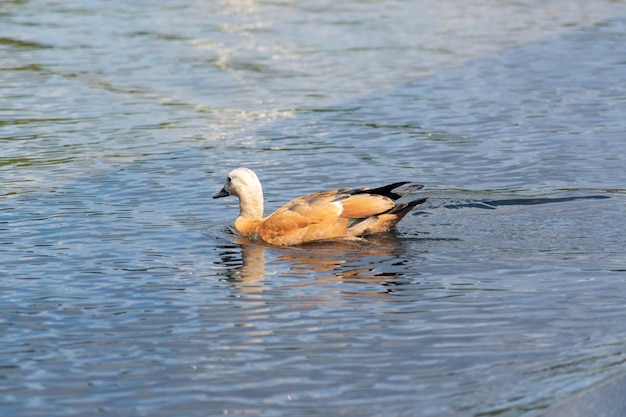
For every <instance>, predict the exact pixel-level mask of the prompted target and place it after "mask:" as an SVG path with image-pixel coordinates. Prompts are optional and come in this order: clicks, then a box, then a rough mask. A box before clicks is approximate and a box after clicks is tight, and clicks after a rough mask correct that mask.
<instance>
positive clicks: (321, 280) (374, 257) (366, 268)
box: [220, 233, 406, 295]
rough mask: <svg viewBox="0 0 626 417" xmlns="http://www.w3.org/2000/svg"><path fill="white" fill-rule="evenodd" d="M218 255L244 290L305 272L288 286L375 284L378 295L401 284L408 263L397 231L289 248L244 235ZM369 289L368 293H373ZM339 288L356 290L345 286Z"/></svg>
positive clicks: (258, 289) (230, 277)
mask: <svg viewBox="0 0 626 417" xmlns="http://www.w3.org/2000/svg"><path fill="white" fill-rule="evenodd" d="M234 242H235V244H234V245H229V246H228V247H227V248H226V247H224V249H228V250H226V251H224V252H222V253H221V254H220V259H221V262H220V263H221V264H222V265H224V266H226V267H227V268H226V270H225V272H224V275H225V276H226V280H227V281H229V282H231V283H233V284H234V286H235V287H236V288H238V289H240V290H241V291H244V292H246V293H255V292H256V293H258V292H262V291H263V290H264V287H266V284H265V283H264V281H265V278H266V277H267V276H270V275H272V276H273V275H281V274H282V275H288V276H290V277H294V276H296V277H297V276H302V277H309V279H306V280H304V279H303V280H302V281H297V282H294V281H293V280H290V281H289V283H288V284H286V283H283V284H285V285H283V288H285V287H292V288H293V287H299V286H313V285H329V284H335V283H340V284H361V285H364V284H367V285H371V284H375V285H376V286H377V288H378V289H377V290H376V291H374V292H375V293H377V294H387V295H388V294H389V293H391V292H393V291H394V289H393V288H394V287H396V286H398V285H400V284H401V282H400V281H401V279H402V277H403V275H404V274H403V272H404V264H405V263H406V261H405V259H403V258H402V257H401V256H400V255H399V249H400V248H401V245H402V241H401V240H400V239H399V238H398V237H397V236H396V235H395V234H393V233H387V234H382V235H377V236H374V237H370V238H367V239H361V240H358V241H342V242H324V243H316V244H308V245H305V246H298V247H291V248H276V247H273V246H267V245H265V244H263V243H258V242H253V241H250V240H247V239H243V238H235V239H234ZM371 290H372V289H371V288H369V290H368V291H369V292H371ZM337 291H338V292H341V293H346V294H356V293H357V292H360V290H358V289H354V291H355V292H352V291H351V290H350V289H348V288H347V287H346V286H342V288H341V289H337Z"/></svg>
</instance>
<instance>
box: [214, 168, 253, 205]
mask: <svg viewBox="0 0 626 417" xmlns="http://www.w3.org/2000/svg"><path fill="white" fill-rule="evenodd" d="M229 195H234V196H237V197H239V199H241V198H242V196H243V197H244V198H245V197H246V196H248V195H252V196H257V195H260V196H261V199H262V198H263V197H262V196H263V191H262V188H261V182H260V181H259V178H258V177H257V176H256V174H255V173H254V172H253V171H252V170H250V169H248V168H237V169H233V170H232V171H230V172H229V173H228V177H226V182H225V183H224V187H223V188H222V189H221V190H220V191H219V192H217V193H216V194H215V195H214V196H213V198H220V197H227V196H229Z"/></svg>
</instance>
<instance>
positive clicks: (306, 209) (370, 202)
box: [213, 168, 426, 246]
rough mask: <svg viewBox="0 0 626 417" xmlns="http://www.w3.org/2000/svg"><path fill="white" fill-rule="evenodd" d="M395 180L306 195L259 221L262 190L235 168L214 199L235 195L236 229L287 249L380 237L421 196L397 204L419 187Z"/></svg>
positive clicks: (249, 173)
mask: <svg viewBox="0 0 626 417" xmlns="http://www.w3.org/2000/svg"><path fill="white" fill-rule="evenodd" d="M405 184H407V183H406V182H398V183H394V184H390V185H387V186H384V187H380V188H373V189H372V188H360V189H350V188H342V189H337V190H329V191H321V192H317V193H313V194H308V195H305V196H302V197H299V198H296V199H295V200H293V201H291V202H289V203H287V204H285V205H284V206H282V207H281V208H279V209H278V210H276V211H275V212H274V213H272V214H270V215H269V216H267V217H266V218H263V190H262V187H261V183H260V181H259V179H258V178H257V176H256V174H255V173H254V172H253V171H251V170H249V169H247V168H237V169H235V170H233V171H231V172H230V173H229V174H228V178H227V180H226V183H225V184H224V188H222V190H221V191H220V192H218V193H217V194H215V195H214V196H213V198H219V197H226V196H228V195H235V196H237V197H239V209H240V214H239V217H237V220H236V221H235V229H236V230H237V232H238V233H239V234H240V235H242V236H246V237H249V238H252V239H261V240H263V241H264V242H267V243H269V244H271V245H277V246H289V245H298V244H301V243H306V242H313V241H320V240H339V239H355V238H358V237H359V236H365V235H369V234H375V233H381V232H385V231H387V230H389V229H390V228H392V227H393V226H395V224H396V223H398V222H399V221H400V220H401V219H402V218H403V217H404V216H405V215H406V214H407V213H408V212H409V211H411V209H412V208H413V207H415V206H417V205H418V204H421V203H423V202H424V201H426V198H422V199H419V200H414V201H410V202H408V203H403V204H396V203H395V200H397V199H399V198H400V197H402V196H404V195H406V194H408V193H410V192H412V191H415V190H419V189H420V188H422V187H423V186H422V185H417V184H415V185H409V186H405V187H402V188H398V187H401V186H403V185H405Z"/></svg>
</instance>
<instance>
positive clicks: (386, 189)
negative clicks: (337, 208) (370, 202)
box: [350, 181, 424, 207]
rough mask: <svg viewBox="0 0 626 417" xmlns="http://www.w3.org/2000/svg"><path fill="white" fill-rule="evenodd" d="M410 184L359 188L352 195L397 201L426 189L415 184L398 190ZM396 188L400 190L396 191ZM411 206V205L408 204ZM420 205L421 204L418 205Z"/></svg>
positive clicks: (397, 183) (402, 183) (399, 183)
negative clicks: (371, 195) (380, 196)
mask: <svg viewBox="0 0 626 417" xmlns="http://www.w3.org/2000/svg"><path fill="white" fill-rule="evenodd" d="M404 184H408V182H407V181H401V182H394V183H393V184H389V185H385V186H383V187H379V188H359V189H357V190H352V191H351V192H350V194H375V195H382V196H384V197H389V198H391V199H392V200H394V201H395V200H397V199H399V198H400V197H404V196H405V195H407V194H409V193H412V192H413V191H416V190H419V189H421V188H424V186H423V185H421V184H413V185H409V186H406V187H402V188H398V187H400V186H401V185H404ZM396 188H398V189H397V190H396ZM407 204H411V203H407ZM417 204H419V203H417ZM396 207H398V206H396Z"/></svg>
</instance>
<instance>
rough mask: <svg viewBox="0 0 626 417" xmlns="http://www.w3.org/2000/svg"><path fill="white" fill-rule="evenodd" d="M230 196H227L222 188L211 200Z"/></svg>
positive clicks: (226, 192)
mask: <svg viewBox="0 0 626 417" xmlns="http://www.w3.org/2000/svg"><path fill="white" fill-rule="evenodd" d="M229 195H230V194H228V191H226V188H222V189H221V190H220V191H219V192H217V193H216V194H215V195H214V196H213V198H220V197H227V196H229Z"/></svg>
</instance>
